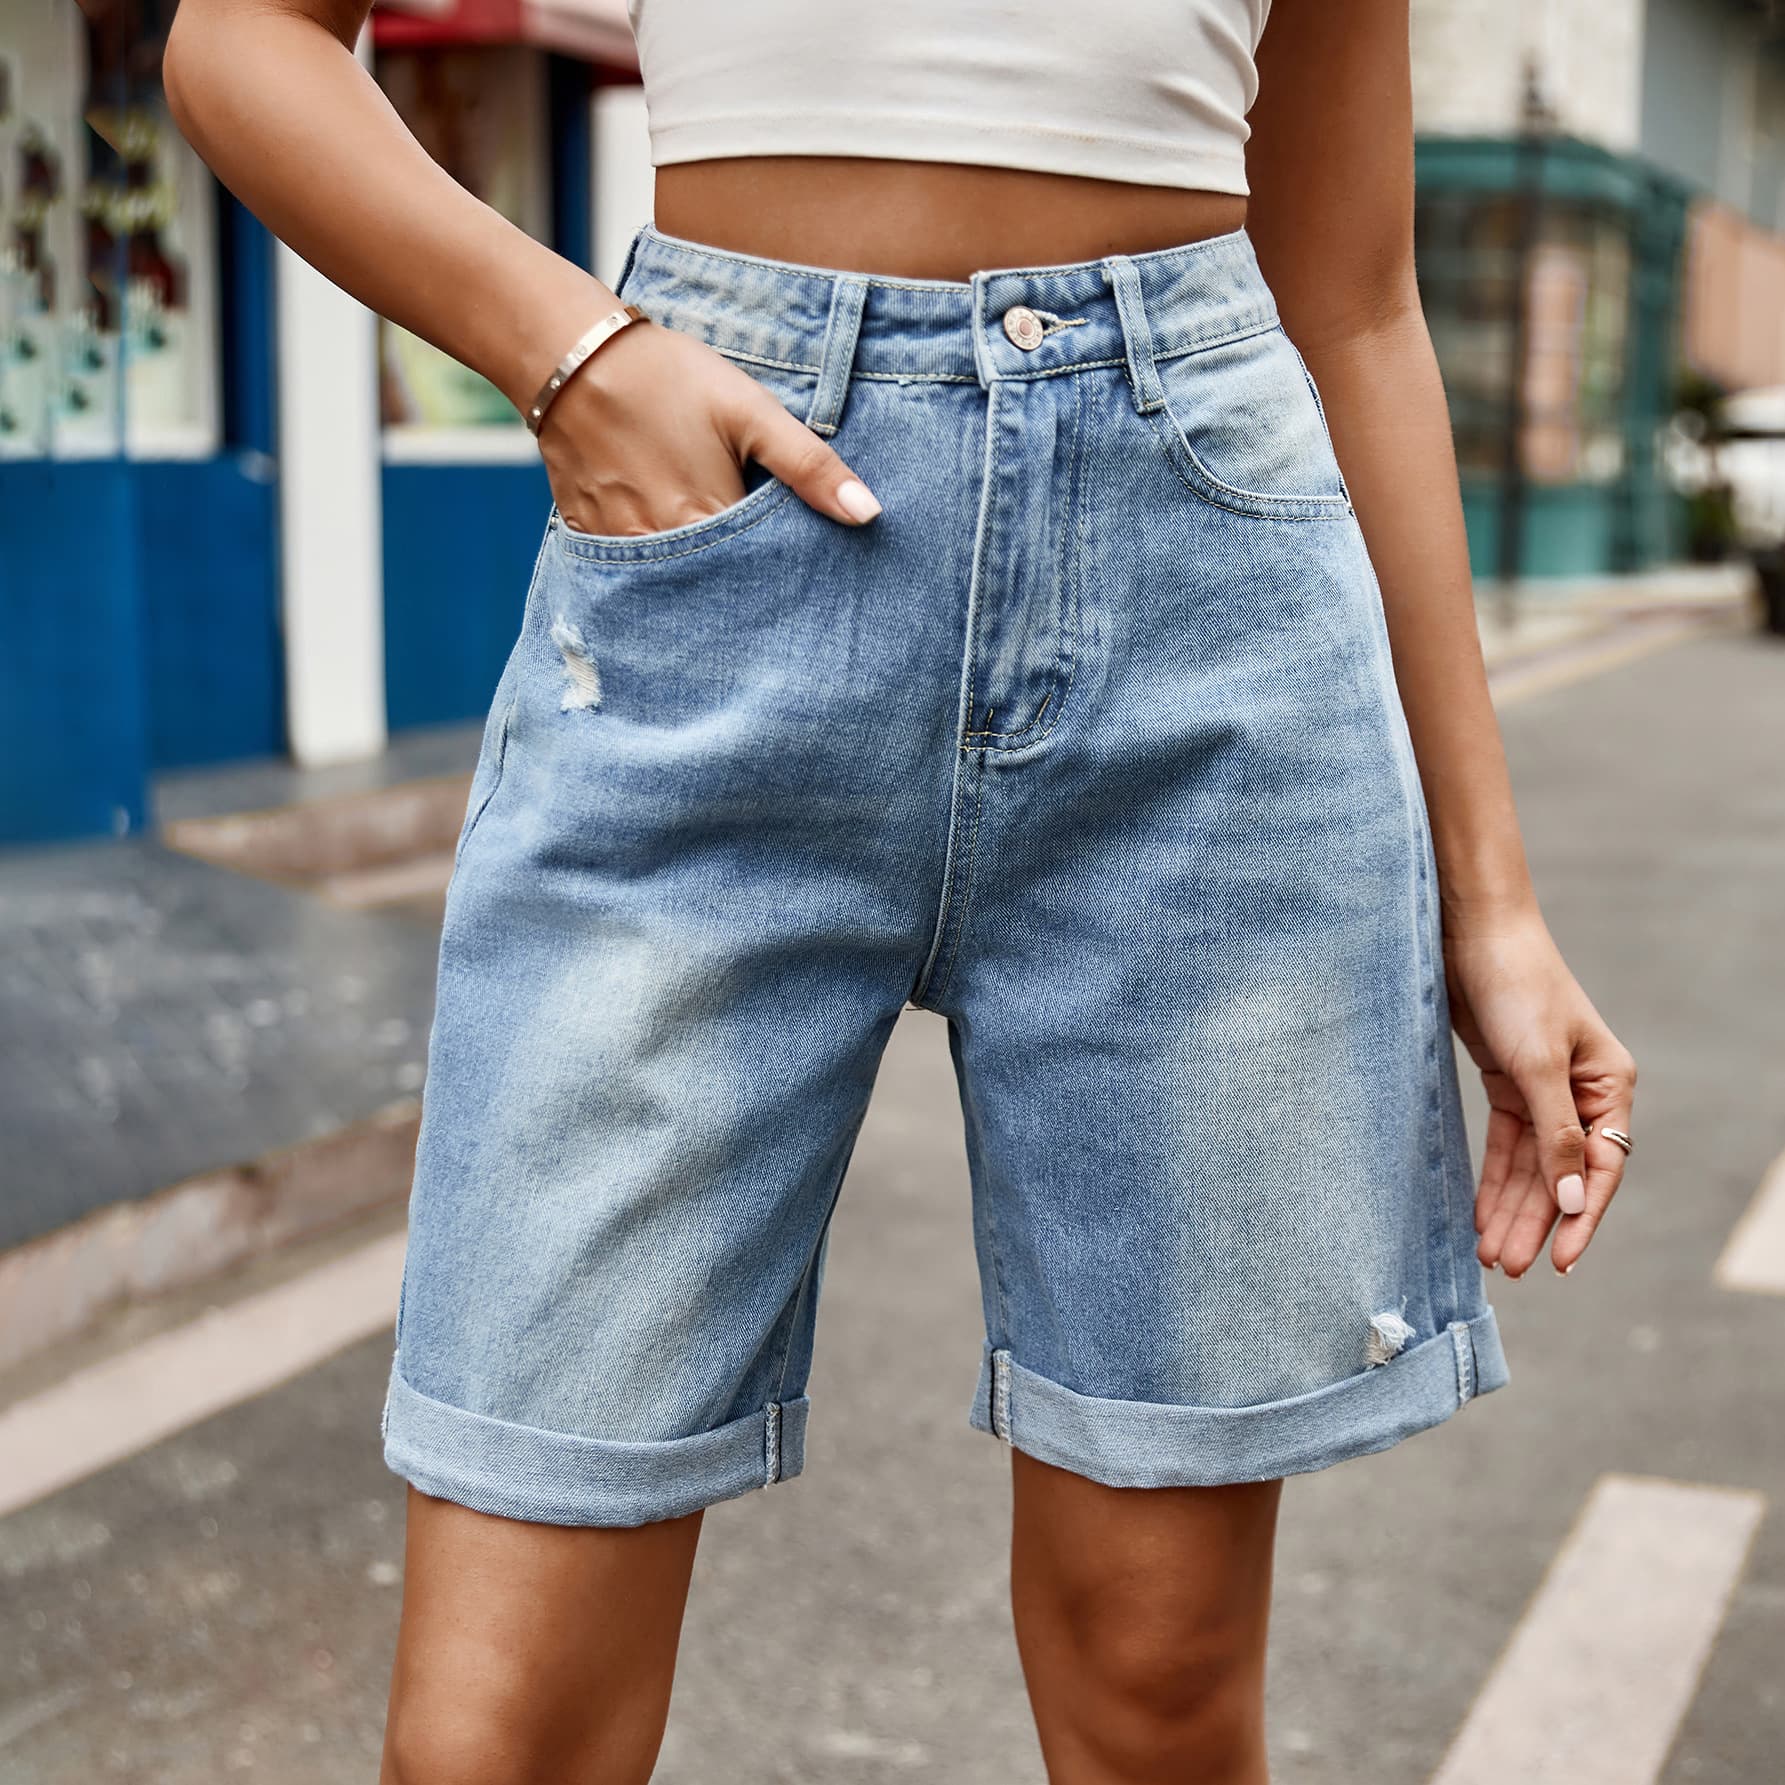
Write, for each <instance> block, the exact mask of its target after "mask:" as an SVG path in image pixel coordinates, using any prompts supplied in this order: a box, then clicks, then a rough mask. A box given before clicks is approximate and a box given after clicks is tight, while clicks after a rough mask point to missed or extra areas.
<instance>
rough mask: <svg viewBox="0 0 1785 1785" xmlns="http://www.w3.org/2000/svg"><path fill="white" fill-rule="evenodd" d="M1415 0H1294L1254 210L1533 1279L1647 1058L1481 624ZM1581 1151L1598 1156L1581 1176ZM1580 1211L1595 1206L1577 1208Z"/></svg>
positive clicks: (1250, 164)
mask: <svg viewBox="0 0 1785 1785" xmlns="http://www.w3.org/2000/svg"><path fill="white" fill-rule="evenodd" d="M1408 59H1409V58H1408V18H1407V0H1347V4H1345V5H1334V4H1333V0H1275V4H1274V6H1273V8H1272V12H1271V18H1270V23H1269V28H1268V29H1267V31H1266V33H1265V36H1264V41H1263V43H1262V44H1261V46H1260V49H1259V56H1258V66H1259V98H1258V103H1257V105H1256V106H1255V107H1254V109H1253V112H1252V114H1251V123H1252V131H1253V134H1252V140H1251V143H1250V145H1249V147H1248V151H1247V172H1248V177H1249V183H1250V185H1251V188H1252V202H1251V209H1250V212H1249V215H1248V219H1247V228H1248V230H1249V232H1250V233H1251V236H1252V239H1253V241H1254V243H1255V245H1256V247H1257V251H1258V257H1259V261H1260V264H1261V266H1262V267H1263V269H1264V273H1265V277H1266V279H1267V280H1268V281H1269V283H1270V285H1271V288H1272V290H1273V291H1274V292H1275V294H1276V297H1277V303H1278V308H1279V310H1280V312H1281V315H1282V319H1283V324H1284V327H1285V328H1286V329H1287V331H1288V333H1289V335H1290V337H1291V338H1292V339H1293V340H1294V341H1295V343H1296V345H1297V347H1299V348H1300V349H1301V352H1302V356H1303V358H1304V359H1306V361H1307V362H1308V367H1309V370H1310V371H1311V372H1312V374H1313V376H1314V381H1315V383H1316V384H1317V385H1318V386H1319V388H1320V393H1321V398H1322V402H1323V404H1324V407H1325V410H1326V415H1327V420H1328V424H1329V426H1330V428H1331V430H1332V435H1333V442H1334V446H1335V449H1336V451H1337V453H1338V456H1339V461H1340V464H1341V467H1342V468H1343V470H1344V473H1345V481H1346V483H1347V485H1348V486H1349V488H1350V490H1351V495H1352V500H1353V503H1354V504H1355V506H1356V509H1357V517H1358V521H1359V524H1360V525H1361V526H1362V528H1363V530H1364V535H1365V538H1366V540H1367V541H1368V544H1369V550H1370V557H1371V561H1372V562H1373V564H1374V565H1375V568H1376V574H1377V580H1378V581H1379V583H1380V584H1381V587H1382V600H1383V607H1384V611H1385V613H1386V616H1387V620H1388V631H1389V639H1390V643H1391V646H1392V648H1393V654H1394V664H1395V676H1396V681H1397V683H1398V685H1399V688H1400V693H1401V702H1402V705H1403V707H1404V709H1405V711H1406V714H1407V724H1408V729H1409V730H1410V731H1411V733H1412V737H1413V746H1414V752H1415V754H1416V755H1417V757H1418V759H1419V767H1420V778H1421V782H1422V784H1423V786H1424V789H1425V794H1426V803H1427V807H1428V809H1429V811H1430V814H1431V821H1432V833H1433V840H1434V844H1435V848H1436V852H1437V858H1438V877H1439V883H1440V888H1441V893H1442V901H1443V912H1444V948H1445V960H1446V967H1447V970H1448V975H1449V979H1450V989H1451V997H1452V1004H1453V1007H1454V1014H1455V1018H1456V1023H1457V1029H1458V1032H1459V1034H1460V1035H1461V1036H1462V1039H1463V1041H1464V1042H1465V1044H1466V1045H1467V1046H1468V1048H1469V1051H1470V1053H1471V1055H1472V1056H1473V1057H1474V1059H1475V1062H1476V1064H1477V1065H1478V1066H1479V1067H1480V1068H1481V1069H1482V1076H1483V1081H1484V1083H1485V1085H1486V1088H1487V1092H1488V1097H1489V1101H1490V1103H1491V1104H1492V1106H1493V1114H1492V1116H1491V1118H1490V1124H1489V1130H1488V1136H1487V1152H1486V1159H1485V1162H1484V1166H1483V1173H1482V1183H1481V1190H1480V1194H1479V1196H1478V1199H1477V1206H1476V1222H1477V1226H1478V1227H1479V1228H1480V1230H1481V1236H1482V1243H1481V1247H1480V1255H1481V1258H1482V1260H1483V1262H1484V1263H1488V1264H1492V1263H1496V1262H1498V1263H1499V1264H1500V1265H1501V1267H1502V1268H1503V1269H1504V1270H1506V1271H1507V1272H1509V1273H1510V1274H1512V1275H1514V1276H1518V1275H1522V1274H1523V1272H1524V1271H1525V1270H1526V1269H1527V1268H1528V1267H1529V1266H1530V1264H1531V1263H1532V1262H1533V1261H1534V1260H1535V1258H1536V1256H1537V1254H1538V1252H1539V1250H1541V1248H1542V1246H1543V1243H1544V1240H1545V1239H1546V1237H1547V1236H1548V1234H1549V1231H1550V1228H1551V1226H1552V1224H1553V1223H1554V1222H1555V1219H1556V1215H1557V1212H1558V1209H1560V1210H1561V1211H1562V1213H1563V1219H1562V1221H1561V1224H1560V1226H1559V1228H1558V1230H1557V1233H1556V1239H1555V1244H1554V1248H1553V1250H1552V1253H1551V1256H1552V1259H1553V1261H1554V1263H1555V1265H1556V1268H1557V1269H1558V1270H1566V1269H1567V1268H1569V1267H1570V1266H1571V1265H1572V1264H1573V1262H1574V1261H1575V1259H1577V1258H1578V1257H1579V1256H1580V1254H1581V1253H1582V1251H1584V1250H1585V1248H1586V1245H1587V1242H1588V1240H1589V1239H1590V1238H1591V1237H1592V1233H1593V1229H1594V1228H1595V1227H1596V1226H1597V1224H1598V1221H1599V1218H1600V1216H1601V1215H1602V1214H1603V1213H1604V1210H1605V1206H1606V1204H1607V1203H1608V1202H1609V1201H1610V1200H1611V1197H1612V1194H1613V1192H1614V1191H1615V1190H1616V1188H1617V1185H1618V1181H1619V1178H1620V1176H1621V1174H1622V1168H1623V1163H1624V1154H1623V1152H1622V1150H1621V1149H1620V1148H1619V1147H1618V1146H1617V1145H1616V1144H1615V1143H1614V1142H1611V1141H1607V1140H1605V1139H1604V1138H1602V1136H1601V1135H1600V1134H1599V1133H1598V1132H1595V1133H1594V1134H1593V1135H1592V1136H1590V1137H1583V1135H1582V1132H1581V1121H1582V1120H1583V1119H1585V1120H1589V1121H1592V1122H1594V1123H1595V1124H1596V1125H1604V1124H1610V1125H1611V1126H1613V1127H1617V1128H1622V1129H1628V1127H1629V1114H1630V1099H1631V1093H1632V1090H1633V1087H1634V1084H1635V1076H1636V1074H1635V1067H1634V1064H1633V1063H1632V1061H1631V1060H1630V1056H1629V1055H1628V1053H1626V1052H1625V1050H1624V1049H1623V1048H1622V1047H1621V1046H1620V1045H1619V1044H1618V1042H1617V1040H1616V1039H1615V1037H1614V1036H1613V1035H1612V1034H1611V1032H1610V1030H1609V1029H1607V1028H1606V1026H1605V1024H1604V1023H1603V1021H1601V1019H1600V1018H1599V1016H1598V1014H1597V1012H1596V1011H1595V1010H1594V1009H1593V1007H1592V1005H1591V1004H1590V1003H1589V1002H1588V1000H1587V998H1586V995H1585V994H1584V993H1583V992H1582V991H1581V989H1580V987H1579V986H1578V985H1577V984H1576V983H1575V981H1574V978H1573V976H1572V975H1571V974H1570V973H1569V972H1568V969H1567V968H1566V966H1565V965H1564V964H1563V962H1562V960H1561V957H1560V955H1559V954H1558V953H1557V951H1556V948H1555V944H1554V943H1553V942H1552V941H1551V939H1550V936H1549V932H1548V930H1547V928H1546V926H1545V925H1544V922H1543V918H1542V916H1541V914H1540V913H1539V911H1538V909H1537V902H1536V897H1535V894H1534V893H1533V890H1532V886H1531V878H1530V872H1529V869H1528V867H1527V865H1526V861H1525V852H1524V845H1523V843H1522V841H1521V839H1520V836H1519V830H1518V819H1517V816H1516V814H1515V812H1514V808H1513V800H1512V788H1511V784H1510V781H1509V779H1508V776H1507V771H1506V759H1505V754H1504V751H1503V750H1502V748H1501V743H1500V734H1499V727H1498V724H1497V722H1496V720H1495V717H1494V711H1493V706H1492V704H1491V702H1490V700H1489V696H1488V689H1487V677H1486V674H1485V672H1484V670H1483V666H1482V657H1481V644H1480V638H1479V635H1478V633H1477V631H1476V623H1475V602H1474V593H1473V587H1472V584H1471V581H1470V575H1469V562H1468V550H1467V546H1466V543H1465V538H1464V532H1463V514H1462V502H1461V498H1460V495H1459V493H1458V488H1457V473H1456V460H1455V455H1454V452H1453V449H1452V445H1451V437H1450V419H1449V415H1448V412H1447V409H1446V404H1445V398H1444V391H1443V387H1442V385H1441V384H1440V382H1439V376H1438V366H1437V361H1436V359H1435V357H1434V355H1433V352H1432V344H1431V339H1430V336H1429V335H1428V334H1427V332H1426V326H1425V319H1424V317H1423V315H1422V314H1421V311H1420V307H1419V294H1418V288H1417V286H1416V284H1415V280H1414V268H1413V123H1412V99H1411V89H1410V80H1409V70H1408ZM1583 1165H1584V1170H1585V1181H1584V1186H1583V1183H1582V1171H1583ZM1575 1211H1580V1212H1575Z"/></svg>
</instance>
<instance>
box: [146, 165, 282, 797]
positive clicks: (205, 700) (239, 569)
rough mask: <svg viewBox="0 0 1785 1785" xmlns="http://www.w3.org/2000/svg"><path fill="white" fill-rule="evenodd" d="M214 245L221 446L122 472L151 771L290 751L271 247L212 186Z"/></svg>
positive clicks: (258, 228)
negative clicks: (136, 581)
mask: <svg viewBox="0 0 1785 1785" xmlns="http://www.w3.org/2000/svg"><path fill="white" fill-rule="evenodd" d="M217 240H218V249H219V265H220V268H221V272H222V279H221V284H222V287H223V293H224V298H223V303H222V306H221V308H222V314H223V336H222V341H221V343H220V351H221V356H222V366H221V371H222V387H223V440H224V447H225V450H224V452H223V454H222V455H221V456H219V457H217V458H215V459H206V460H201V461H198V462H196V463H184V464H175V463H165V464H136V465H133V466H131V467H130V468H129V469H130V471H131V474H132V475H134V476H135V477H136V479H137V514H138V529H139V535H138V545H139V558H140V571H139V576H140V581H141V589H142V602H143V625H144V642H145V645H146V647H147V651H148V701H149V763H150V766H151V768H154V769H171V768H189V767H196V766H197V765H199V764H202V763H210V762H229V761H232V760H234V759H236V758H239V757H244V756H271V755H274V754H276V753H277V752H279V751H280V750H282V749H283V748H284V747H285V678H284V666H283V659H282V654H281V648H280V646H281V640H280V627H279V501H278V481H277V474H276V468H275V465H274V461H273V458H272V453H273V447H274V443H275V442H274V426H275V407H274V388H275V387H274V370H273V365H274V333H273V331H274V326H275V324H274V315H273V259H272V256H273V247H272V238H271V237H270V236H269V235H268V234H267V232H266V231H265V230H264V229H262V228H261V226H260V225H259V224H258V223H256V222H255V221H254V219H253V218H252V217H251V216H249V214H248V213H247V212H246V211H245V210H243V209H242V207H241V206H240V205H239V204H237V203H236V201H235V200H234V199H233V198H231V197H229V196H228V194H227V193H223V192H221V191H220V190H219V192H218V212H217Z"/></svg>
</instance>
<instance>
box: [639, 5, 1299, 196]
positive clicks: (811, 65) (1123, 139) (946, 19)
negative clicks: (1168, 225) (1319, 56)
mask: <svg viewBox="0 0 1785 1785" xmlns="http://www.w3.org/2000/svg"><path fill="white" fill-rule="evenodd" d="M1269 8H1270V0H1026V3H1025V0H898V3H897V4H893V3H889V0H880V4H877V5H865V6H854V5H848V4H845V0H628V10H629V12H630V15H631V19H632V29H633V35H634V37H635V38H636V39H637V42H638V54H639V67H640V70H641V73H642V75H643V79H644V89H645V105H646V109H647V111H648V114H649V118H650V131H651V159H652V162H653V163H654V164H655V165H656V166H658V167H665V166H668V165H669V164H670V163H672V162H677V161H703V160H707V159H709V158H711V157H720V156H732V155H872V156H881V157H893V158H897V159H901V160H910V161H949V162H976V163H979V164H980V165H982V166H991V167H1022V168H1033V169H1037V170H1040V171H1043V172H1051V173H1065V174H1084V175H1088V176H1091V177H1094V178H1099V179H1106V180H1132V181H1136V182H1139V183H1140V184H1142V185H1149V186H1185V187H1200V188H1203V189H1205V190H1209V191H1215V192H1244V191H1245V190H1246V161H1245V144H1246V136H1247V128H1246V113H1247V111H1248V110H1249V109H1250V108H1251V105H1252V101H1253V99H1254V98H1255V97H1256V94H1257V90H1258V80H1257V74H1256V72H1255V70H1254V67H1253V54H1254V52H1255V51H1256V49H1257V47H1258V39H1259V37H1260V35H1261V34H1262V33H1263V31H1264V22H1265V16H1266V14H1267V13H1268V11H1269Z"/></svg>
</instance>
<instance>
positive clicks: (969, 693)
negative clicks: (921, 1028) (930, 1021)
mask: <svg viewBox="0 0 1785 1785" xmlns="http://www.w3.org/2000/svg"><path fill="white" fill-rule="evenodd" d="M997 409H998V392H997V387H996V386H995V385H994V386H992V387H991V389H989V390H988V391H987V392H986V399H985V410H984V415H985V450H984V452H983V453H982V454H981V457H980V472H979V507H978V510H977V512H976V513H975V515H974V521H973V557H972V562H971V565H970V567H969V569H968V572H967V629H966V630H967V638H966V641H965V647H964V648H965V652H966V656H965V658H964V660H963V662H962V664H961V677H962V690H961V707H960V711H959V715H958V717H957V719H956V724H957V725H958V726H959V727H960V729H961V735H962V736H963V737H964V736H965V735H966V733H967V731H968V730H969V729H970V728H971V727H972V724H973V701H974V697H975V695H976V693H977V680H976V678H977V673H978V667H979V665H978V642H979V624H980V599H979V597H980V580H981V576H982V574H983V572H984V569H985V561H986V542H987V539H988V537H989V536H990V533H991V530H992V502H991V489H992V471H993V467H994V463H995V460H996V456H997V444H998V433H997V427H996V422H997ZM964 773H966V751H965V750H957V751H956V753H955V758H954V774H953V776H952V778H951V781H950V785H949V791H948V846H947V849H946V851H945V853H944V855H943V861H942V891H941V895H940V897H939V898H938V900H937V907H936V929H935V933H934V934H933V935H932V936H931V938H930V947H929V952H928V953H927V954H926V955H925V956H924V962H923V965H922V966H921V967H920V968H919V969H918V974H917V984H916V985H915V986H914V987H913V988H912V991H911V1002H912V1003H913V1004H916V1005H919V1006H921V1005H922V1004H923V1003H924V1002H925V1001H926V1000H927V999H928V997H929V995H930V981H931V978H932V977H933V975H934V973H935V969H936V964H937V960H938V958H939V956H940V954H941V950H942V943H943V939H944V938H945V937H946V936H947V934H948V925H949V921H950V918H951V917H952V915H953V896H954V885H955V880H956V878H957V876H958V864H957V862H956V860H955V857H956V854H957V851H958V849H959V846H960V838H961V824H960V819H961V776H962V775H963V774H964ZM951 958H952V957H951Z"/></svg>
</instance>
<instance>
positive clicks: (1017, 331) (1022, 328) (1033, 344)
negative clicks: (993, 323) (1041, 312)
mask: <svg viewBox="0 0 1785 1785" xmlns="http://www.w3.org/2000/svg"><path fill="white" fill-rule="evenodd" d="M1004 332H1005V334H1007V335H1008V336H1009V337H1010V338H1011V340H1012V341H1013V342H1015V343H1016V345H1017V346H1018V347H1020V348H1021V349H1022V350H1023V352H1025V353H1032V352H1033V351H1034V350H1035V349H1036V348H1037V347H1039V346H1040V345H1041V337H1042V336H1043V335H1044V334H1045V333H1046V332H1047V331H1046V330H1045V329H1043V328H1042V326H1041V318H1040V317H1039V316H1037V315H1036V314H1035V312H1034V311H1033V310H1031V309H1030V308H1029V306H1028V305H1027V304H1012V305H1011V306H1010V308H1009V309H1008V310H1006V311H1005V312H1004Z"/></svg>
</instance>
